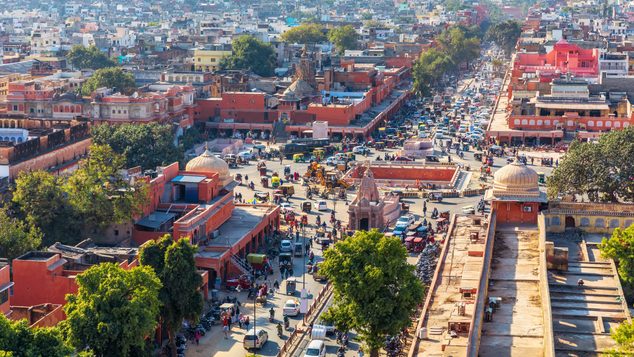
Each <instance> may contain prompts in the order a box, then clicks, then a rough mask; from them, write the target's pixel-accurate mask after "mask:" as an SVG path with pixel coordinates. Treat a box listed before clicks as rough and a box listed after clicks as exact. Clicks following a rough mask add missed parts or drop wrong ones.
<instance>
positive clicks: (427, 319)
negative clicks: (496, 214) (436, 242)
mask: <svg viewBox="0 0 634 357" xmlns="http://www.w3.org/2000/svg"><path fill="white" fill-rule="evenodd" d="M481 220H482V221H484V219H482V218H481ZM476 231H477V232H478V239H477V240H474V241H472V240H471V232H476ZM486 234H487V233H486V229H485V226H474V223H473V219H472V218H471V217H467V216H456V220H455V223H454V229H453V231H452V233H451V234H450V235H449V237H448V238H447V241H446V242H445V247H444V249H443V254H441V256H440V258H439V261H438V264H439V267H438V275H437V277H436V279H435V281H433V282H432V284H431V287H430V291H429V294H431V297H430V298H429V299H430V300H429V304H428V308H427V311H424V312H423V323H422V324H421V327H422V328H425V329H426V330H427V337H426V338H423V339H420V340H419V344H418V350H417V355H418V356H444V355H451V356H456V357H457V356H466V355H467V342H468V333H465V332H462V333H458V334H457V335H456V336H455V337H453V338H452V337H451V336H450V332H449V325H450V324H451V323H456V322H458V323H464V324H471V321H472V319H473V313H474V309H475V304H474V301H473V300H468V299H465V298H464V297H463V294H462V292H461V290H462V289H464V288H465V287H466V288H468V289H472V288H477V287H478V286H479V285H480V280H481V279H482V267H483V264H484V258H483V253H484V246H485V244H484V239H485V237H486ZM461 302H464V308H465V309H464V315H463V314H460V313H459V305H460V304H461ZM449 352H451V353H449Z"/></svg>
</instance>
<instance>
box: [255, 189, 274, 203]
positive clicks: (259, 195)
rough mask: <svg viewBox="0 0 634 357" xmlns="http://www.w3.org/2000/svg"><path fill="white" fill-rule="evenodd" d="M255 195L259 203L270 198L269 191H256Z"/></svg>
mask: <svg viewBox="0 0 634 357" xmlns="http://www.w3.org/2000/svg"><path fill="white" fill-rule="evenodd" d="M254 196H255V199H256V200H257V201H258V203H264V202H268V201H269V198H270V196H269V193H268V192H261V191H256V192H255V195H254Z"/></svg>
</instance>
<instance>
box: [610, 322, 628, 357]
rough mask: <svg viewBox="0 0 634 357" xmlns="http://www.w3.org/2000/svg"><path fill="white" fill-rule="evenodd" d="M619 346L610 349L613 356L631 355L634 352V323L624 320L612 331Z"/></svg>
mask: <svg viewBox="0 0 634 357" xmlns="http://www.w3.org/2000/svg"><path fill="white" fill-rule="evenodd" d="M611 336H612V339H613V340H614V342H616V345H617V348H615V349H614V350H612V351H608V354H609V355H611V356H631V355H633V354H634V324H632V323H631V322H627V321H624V322H622V323H621V324H620V325H618V326H617V327H616V328H613V329H612V331H611Z"/></svg>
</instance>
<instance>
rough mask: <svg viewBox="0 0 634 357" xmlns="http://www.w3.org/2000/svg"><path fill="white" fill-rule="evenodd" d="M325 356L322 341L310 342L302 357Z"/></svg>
mask: <svg viewBox="0 0 634 357" xmlns="http://www.w3.org/2000/svg"><path fill="white" fill-rule="evenodd" d="M325 356H326V344H325V343H324V341H322V340H312V341H310V343H309V344H308V347H307V348H306V353H304V357H325Z"/></svg>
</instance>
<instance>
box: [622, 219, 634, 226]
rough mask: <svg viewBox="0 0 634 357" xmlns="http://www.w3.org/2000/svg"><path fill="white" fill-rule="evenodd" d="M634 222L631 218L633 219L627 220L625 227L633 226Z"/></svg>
mask: <svg viewBox="0 0 634 357" xmlns="http://www.w3.org/2000/svg"><path fill="white" fill-rule="evenodd" d="M633 223H634V220H631V219H628V220H626V221H625V227H624V228H627V227H629V226H631V225H632V224H633Z"/></svg>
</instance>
